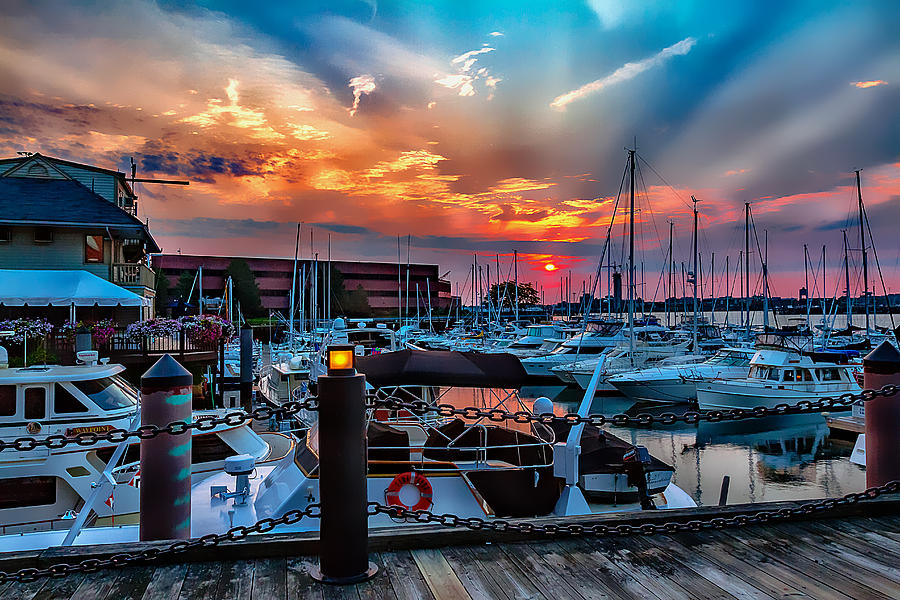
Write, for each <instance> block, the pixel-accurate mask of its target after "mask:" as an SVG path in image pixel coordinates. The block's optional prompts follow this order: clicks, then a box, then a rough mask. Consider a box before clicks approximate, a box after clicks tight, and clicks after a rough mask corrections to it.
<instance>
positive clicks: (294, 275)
mask: <svg viewBox="0 0 900 600" xmlns="http://www.w3.org/2000/svg"><path fill="white" fill-rule="evenodd" d="M300 225H301V223H297V241H296V243H295V244H294V268H293V271H292V273H291V308H290V311H291V317H290V319H289V320H288V331H289V332H290V348H291V350H292V351H293V349H294V310H295V309H296V304H295V302H294V301H295V298H294V294H295V290H296V289H297V258H298V257H299V256H300Z"/></svg>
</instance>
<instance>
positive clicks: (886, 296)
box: [863, 204, 896, 329]
mask: <svg viewBox="0 0 900 600" xmlns="http://www.w3.org/2000/svg"><path fill="white" fill-rule="evenodd" d="M863 220H864V221H865V222H866V229H867V230H868V231H869V242H870V243H871V244H872V254H873V255H874V257H875V267H876V268H877V269H878V278H879V279H880V280H881V289H882V290H884V299H885V300H886V301H887V305H888V315H890V317H891V329H896V326H895V325H894V311H893V307H892V306H891V296H890V294H888V291H887V286H886V285H885V284H884V275H883V274H882V273H881V263H880V262H878V250H876V249H875V238H874V237H872V226H871V225H869V211H868V210H866V205H865V204H863ZM866 287H868V282H866Z"/></svg>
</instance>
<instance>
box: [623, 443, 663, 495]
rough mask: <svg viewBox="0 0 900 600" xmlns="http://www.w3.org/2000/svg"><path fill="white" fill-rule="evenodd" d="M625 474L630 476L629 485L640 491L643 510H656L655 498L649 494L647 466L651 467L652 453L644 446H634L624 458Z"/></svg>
mask: <svg viewBox="0 0 900 600" xmlns="http://www.w3.org/2000/svg"><path fill="white" fill-rule="evenodd" d="M622 463H623V464H624V465H625V472H626V473H627V474H628V485H633V486H634V487H636V488H637V490H638V497H639V498H640V500H641V509H642V510H656V505H655V504H653V498H651V497H650V494H649V493H648V492H647V466H648V465H650V452H649V451H648V450H647V448H646V447H644V446H634V447H632V449H631V450H629V451H628V452H626V453H625V454H624V455H623V456H622Z"/></svg>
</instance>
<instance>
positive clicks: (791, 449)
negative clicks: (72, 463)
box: [522, 388, 866, 505]
mask: <svg viewBox="0 0 900 600" xmlns="http://www.w3.org/2000/svg"><path fill="white" fill-rule="evenodd" d="M522 391H523V393H522V397H523V398H524V397H526V396H527V395H528V396H530V395H532V394H536V393H537V394H539V393H540V392H544V391H545V388H528V389H525V388H523V390H522ZM547 391H549V390H547ZM526 392H527V394H526ZM542 395H547V396H549V397H550V398H551V399H552V400H553V401H554V403H555V404H556V406H557V407H558V410H559V412H560V413H566V412H572V411H574V410H575V408H576V407H577V404H575V403H574V402H573V400H572V399H570V398H569V396H570V394H567V393H566V392H565V391H563V392H561V393H558V394H557V395H555V396H553V395H550V394H548V393H544V394H542ZM690 410H695V409H693V408H692V407H691V406H690V405H688V404H678V405H654V404H653V403H634V402H632V401H631V400H630V399H628V398H624V397H611V396H605V397H604V396H598V397H597V398H596V399H595V400H594V404H593V405H592V407H591V411H590V412H591V413H595V414H604V415H615V414H619V413H626V414H629V415H632V416H635V415H638V414H641V413H650V414H653V415H660V414H662V413H666V412H671V413H674V414H676V415H680V414H684V413H685V412H687V411H690ZM604 429H605V430H608V431H610V432H611V433H612V434H614V435H616V436H618V437H620V438H622V439H623V440H626V441H627V442H629V443H631V444H635V445H642V446H646V447H647V449H648V450H649V451H650V453H651V454H653V455H654V456H657V457H659V458H660V459H661V460H663V461H665V462H666V463H668V464H670V465H672V466H674V467H675V473H674V475H673V477H672V482H673V483H675V484H677V485H678V486H679V487H681V488H682V489H683V490H685V491H687V492H688V493H689V494H690V495H691V496H692V497H693V499H694V500H695V501H696V502H697V503H698V504H703V505H714V504H716V503H718V501H719V491H720V489H721V485H722V478H723V477H724V476H725V475H728V476H729V477H730V479H731V483H730V490H729V493H728V504H737V503H743V502H763V501H778V500H806V499H813V498H822V497H824V496H836V495H841V494H844V493H847V492H852V491H859V490H862V489H865V487H866V481H865V479H866V477H865V469H864V468H862V467H859V466H857V465H854V464H852V463H850V461H849V457H850V454H851V452H852V448H853V445H852V444H850V443H847V442H843V441H841V440H838V439H832V438H831V437H829V430H828V427H827V425H826V423H825V418H824V416H822V415H819V414H810V415H788V416H781V417H777V416H776V417H764V418H761V419H748V420H745V421H732V422H722V423H708V422H704V423H699V424H695V425H691V424H686V423H676V424H674V425H657V426H654V427H639V428H626V427H604Z"/></svg>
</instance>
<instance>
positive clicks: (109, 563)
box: [0, 504, 322, 584]
mask: <svg viewBox="0 0 900 600" xmlns="http://www.w3.org/2000/svg"><path fill="white" fill-rule="evenodd" d="M321 515H322V510H321V505H320V504H310V505H309V506H307V507H306V508H305V509H303V510H299V509H298V510H289V511H288V512H286V513H284V514H283V515H281V516H280V517H278V518H277V519H270V518H266V519H261V520H259V521H257V522H256V523H254V524H253V525H247V526H244V525H238V526H236V527H232V528H231V529H229V530H228V531H226V532H225V533H209V534H206V535H204V536H202V537H198V538H194V539H192V540H182V541H178V542H174V543H172V544H170V545H169V546H166V547H165V548H158V547H151V548H145V549H144V550H140V551H138V552H121V553H119V554H113V555H112V556H110V557H109V558H87V559H85V560H83V561H81V562H78V563H75V564H68V563H57V564H54V565H50V566H49V567H46V568H44V569H35V568H26V569H19V570H18V571H16V572H14V573H6V572H4V571H0V584H3V583H6V582H8V581H16V582H19V583H26V582H29V581H35V580H36V579H40V578H42V577H54V578H55V577H65V576H66V575H71V574H73V573H94V572H96V571H99V570H100V569H107V568H110V567H125V566H128V565H133V564H135V563H142V562H149V561H153V560H158V559H160V558H163V557H166V556H173V555H176V554H181V553H183V552H187V551H188V550H193V549H195V548H211V547H213V546H218V545H219V544H221V543H222V542H234V541H237V540H239V539H241V538H244V537H246V536H248V535H250V534H251V533H267V532H269V531H271V530H272V529H274V528H275V527H276V526H278V525H292V524H294V523H297V522H299V521H300V520H301V519H303V517H308V518H311V519H317V518H319V517H320V516H321Z"/></svg>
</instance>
